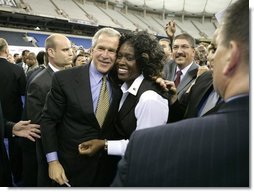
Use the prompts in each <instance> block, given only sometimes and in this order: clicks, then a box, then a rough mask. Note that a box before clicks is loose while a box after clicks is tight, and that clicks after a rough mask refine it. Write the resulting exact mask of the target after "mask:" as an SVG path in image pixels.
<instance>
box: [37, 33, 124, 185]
mask: <svg viewBox="0 0 254 192" xmlns="http://www.w3.org/2000/svg"><path fill="white" fill-rule="evenodd" d="M119 37H120V33H119V32H117V31H116V30H114V29H111V28H102V29H100V30H99V31H98V32H97V33H96V34H95V35H94V37H93V39H92V60H91V63H90V64H88V65H85V66H81V67H75V68H72V69H67V70H63V71H59V72H57V73H54V75H53V79H52V87H51V89H50V92H49V94H48V96H47V100H46V104H45V106H44V110H43V114H42V117H41V131H42V143H43V149H44V152H45V154H46V156H47V161H48V163H49V177H50V178H51V179H52V180H53V181H55V182H57V183H59V184H60V185H63V184H64V183H66V182H69V183H70V185H71V186H109V185H110V183H111V182H112V180H113V177H114V175H115V171H116V165H117V161H118V158H117V157H109V156H108V155H107V154H106V152H105V151H104V150H101V151H100V152H99V153H97V154H96V155H95V156H93V157H86V156H82V155H80V154H79V152H78V145H79V144H80V143H82V142H84V141H87V140H91V139H113V138H114V126H113V121H114V120H115V114H116V113H117V110H118V103H119V100H120V97H121V92H120V89H119V87H118V86H117V85H115V84H114V82H112V80H111V77H110V76H109V75H108V73H109V71H110V70H111V68H112V67H113V65H114V62H115V59H116V51H117V48H118V43H119ZM104 76H105V77H106V80H107V83H106V84H107V87H108V91H109V96H110V106H109V111H108V113H107V115H106V118H105V120H104V122H103V124H102V126H100V124H99V122H98V121H97V118H96V116H95V113H96V112H97V111H96V108H97V107H99V106H97V103H98V98H99V93H100V88H101V85H102V77H104ZM104 79H105V78H104ZM104 87H105V86H104Z"/></svg>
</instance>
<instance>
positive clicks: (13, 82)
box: [0, 38, 26, 186]
mask: <svg viewBox="0 0 254 192" xmlns="http://www.w3.org/2000/svg"><path fill="white" fill-rule="evenodd" d="M9 54H10V53H9V45H8V43H7V41H6V40H5V39H3V38H0V90H1V91H0V100H1V102H2V110H3V116H4V118H5V119H6V120H7V121H12V122H15V123H16V122H19V121H20V120H21V118H22V112H23V101H22V97H24V96H25V91H26V76H25V73H24V70H23V69H22V67H20V66H18V65H13V64H11V63H10V62H8V60H7V57H8V55H9ZM8 150H9V157H10V162H11V169H12V174H13V181H14V185H17V186H22V176H21V175H22V152H21V149H20V145H19V138H18V137H11V138H8Z"/></svg>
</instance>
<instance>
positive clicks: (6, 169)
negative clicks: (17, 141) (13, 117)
mask: <svg viewBox="0 0 254 192" xmlns="http://www.w3.org/2000/svg"><path fill="white" fill-rule="evenodd" d="M11 130H12V129H11V127H10V126H7V124H6V122H5V120H4V118H3V113H2V106H1V102H0V187H11V186H12V180H11V169H10V165H9V159H8V156H7V152H6V149H5V144H4V137H11V135H12V131H11Z"/></svg>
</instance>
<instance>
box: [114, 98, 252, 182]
mask: <svg viewBox="0 0 254 192" xmlns="http://www.w3.org/2000/svg"><path fill="white" fill-rule="evenodd" d="M112 186H134V187H135V186H143V187H145V186H156V187H159V186H168V187H208V186H210V187H233V186H239V187H240V186H241V187H248V186H249V96H242V97H239V98H235V99H233V100H231V101H229V102H227V103H224V104H223V105H221V107H220V109H219V110H218V111H217V112H216V113H214V114H210V115H207V116H204V117H199V118H192V119H187V120H183V121H179V122H177V123H171V124H167V125H163V126H159V127H157V128H155V129H144V130H139V131H135V132H134V133H133V134H132V136H131V139H130V141H129V145H128V147H127V151H126V154H125V156H124V157H123V159H122V160H121V161H120V162H119V165H118V173H117V176H116V178H115V180H114V182H113V184H112Z"/></svg>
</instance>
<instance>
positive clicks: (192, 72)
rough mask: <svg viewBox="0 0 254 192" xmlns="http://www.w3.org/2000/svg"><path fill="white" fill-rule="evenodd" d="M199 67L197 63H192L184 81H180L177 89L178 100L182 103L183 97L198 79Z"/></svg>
mask: <svg viewBox="0 0 254 192" xmlns="http://www.w3.org/2000/svg"><path fill="white" fill-rule="evenodd" d="M197 72H198V65H197V64H196V63H194V62H193V63H192V64H191V66H190V68H189V69H188V71H187V73H186V74H185V75H184V77H183V79H182V80H181V81H180V83H179V85H178V86H177V88H176V92H177V97H178V100H179V101H180V102H181V99H182V96H183V95H184V94H185V93H186V91H187V90H188V89H189V87H190V86H191V84H192V83H193V81H194V80H195V79H196V77H197Z"/></svg>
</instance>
